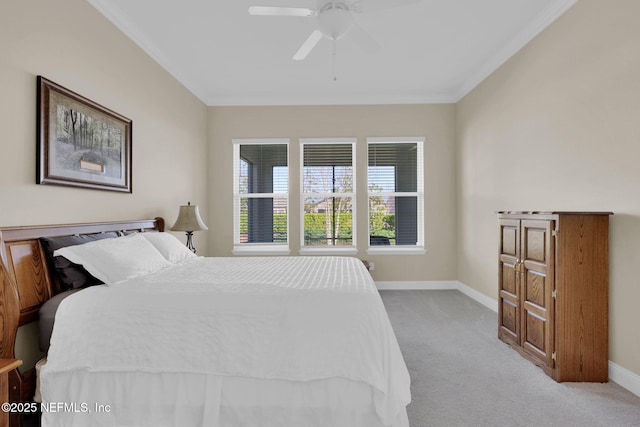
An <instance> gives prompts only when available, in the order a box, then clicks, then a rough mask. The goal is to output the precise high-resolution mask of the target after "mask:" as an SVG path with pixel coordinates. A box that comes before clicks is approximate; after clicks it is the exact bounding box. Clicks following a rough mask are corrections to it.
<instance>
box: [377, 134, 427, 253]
mask: <svg viewBox="0 0 640 427" xmlns="http://www.w3.org/2000/svg"><path fill="white" fill-rule="evenodd" d="M423 142H424V140H423V139H422V138H394V139H390V138H367V146H368V153H369V167H368V188H369V193H368V195H369V252H370V253H376V252H385V251H392V252H394V253H395V252H397V251H402V250H405V251H407V252H414V251H417V252H420V253H423V252H424V243H423V221H424V219H423V217H424V212H423V211H424V208H423V206H424V192H423V171H422V170H423V154H422V153H423V151H422V150H423V148H422V146H423Z"/></svg>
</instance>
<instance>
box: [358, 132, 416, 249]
mask: <svg viewBox="0 0 640 427" xmlns="http://www.w3.org/2000/svg"><path fill="white" fill-rule="evenodd" d="M366 141H367V254H368V255H424V254H425V253H426V252H427V251H426V249H425V243H424V242H425V233H424V222H425V221H424V215H425V210H424V198H425V197H424V142H425V138H424V137H397V138H395V137H367V138H366ZM411 143H415V144H416V150H417V152H416V156H417V164H416V181H417V182H416V191H415V192H404V191H393V192H391V191H390V192H380V191H377V192H372V191H370V190H369V167H370V165H369V147H370V146H371V145H372V144H411ZM372 196H383V197H384V196H388V197H394V196H395V197H416V198H417V200H416V203H417V206H416V208H417V211H418V212H417V214H418V215H417V224H416V227H417V230H416V233H417V236H416V237H417V242H416V244H415V245H371V221H370V215H371V212H370V209H371V203H370V199H371V197H372Z"/></svg>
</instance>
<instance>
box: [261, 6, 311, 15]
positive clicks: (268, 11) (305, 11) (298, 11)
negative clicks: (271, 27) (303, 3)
mask: <svg viewBox="0 0 640 427" xmlns="http://www.w3.org/2000/svg"><path fill="white" fill-rule="evenodd" d="M315 14H316V11H315V10H313V9H309V8H306V7H277V6H249V15H257V16H314V15H315Z"/></svg>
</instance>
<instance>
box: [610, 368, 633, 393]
mask: <svg viewBox="0 0 640 427" xmlns="http://www.w3.org/2000/svg"><path fill="white" fill-rule="evenodd" d="M609 380H611V381H613V382H614V383H616V384H618V385H620V386H621V387H624V388H626V389H627V390H629V391H630V392H631V393H633V394H635V395H636V396H640V375H638V374H636V373H634V372H631V371H630V370H628V369H625V368H623V367H622V366H620V365H618V364H617V363H614V362H612V361H611V360H609Z"/></svg>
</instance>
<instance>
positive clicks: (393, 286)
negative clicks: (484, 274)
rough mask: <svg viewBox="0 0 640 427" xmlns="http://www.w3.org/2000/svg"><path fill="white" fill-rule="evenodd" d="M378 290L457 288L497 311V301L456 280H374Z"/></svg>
mask: <svg viewBox="0 0 640 427" xmlns="http://www.w3.org/2000/svg"><path fill="white" fill-rule="evenodd" d="M376 287H377V288H378V289H380V290H431V291H434V290H458V291H460V292H462V293H463V294H465V295H467V296H468V297H470V298H471V299H474V300H476V301H477V302H479V303H480V304H482V305H484V306H485V307H487V308H489V309H491V310H493V311H495V312H496V313H497V312H498V302H497V301H495V300H493V299H492V298H489V297H488V296H486V295H484V294H482V293H480V292H478V291H476V290H475V289H473V288H471V287H469V286H467V285H465V284H464V283H461V282H459V281H457V280H429V281H418V282H409V281H406V282H376Z"/></svg>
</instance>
